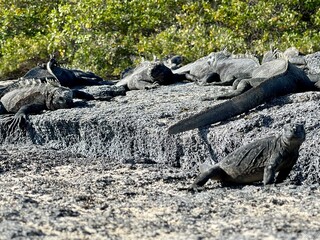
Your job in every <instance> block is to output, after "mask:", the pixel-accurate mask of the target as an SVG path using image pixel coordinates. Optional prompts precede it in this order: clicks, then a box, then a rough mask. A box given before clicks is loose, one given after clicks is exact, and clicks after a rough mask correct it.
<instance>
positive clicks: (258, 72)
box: [203, 59, 288, 100]
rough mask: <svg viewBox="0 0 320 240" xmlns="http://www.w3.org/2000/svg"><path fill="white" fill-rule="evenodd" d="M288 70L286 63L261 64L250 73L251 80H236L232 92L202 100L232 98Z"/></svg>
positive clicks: (275, 61)
mask: <svg viewBox="0 0 320 240" xmlns="http://www.w3.org/2000/svg"><path fill="white" fill-rule="evenodd" d="M287 69H288V61H284V60H279V59H276V60H273V61H269V62H265V63H263V64H262V65H261V66H259V67H258V68H256V69H254V70H253V71H252V78H245V79H237V80H236V81H234V83H233V89H234V90H233V91H232V92H228V93H225V94H221V95H218V96H215V97H213V98H205V99H203V100H213V99H214V100H218V99H226V98H232V97H235V96H238V95H240V94H241V93H244V92H245V91H248V90H249V89H250V88H252V87H257V86H258V85H259V84H261V82H263V81H265V80H266V79H268V78H275V77H276V76H279V75H281V74H283V73H284V72H285V71H287Z"/></svg>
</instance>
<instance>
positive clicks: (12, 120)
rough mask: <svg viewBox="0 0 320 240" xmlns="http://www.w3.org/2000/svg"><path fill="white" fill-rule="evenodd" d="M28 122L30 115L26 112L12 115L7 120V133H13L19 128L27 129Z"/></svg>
mask: <svg viewBox="0 0 320 240" xmlns="http://www.w3.org/2000/svg"><path fill="white" fill-rule="evenodd" d="M27 124H28V117H27V115H26V114H24V113H16V114H15V115H14V116H10V117H8V118H7V119H6V120H5V126H7V133H8V134H13V133H14V132H15V131H16V130H17V129H18V128H19V129H21V130H26V128H27Z"/></svg>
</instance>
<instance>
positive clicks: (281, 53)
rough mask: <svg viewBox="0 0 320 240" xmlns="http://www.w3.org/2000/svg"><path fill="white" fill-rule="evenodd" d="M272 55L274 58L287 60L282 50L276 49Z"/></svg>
mask: <svg viewBox="0 0 320 240" xmlns="http://www.w3.org/2000/svg"><path fill="white" fill-rule="evenodd" d="M274 56H275V58H276V59H285V60H287V61H289V57H288V56H287V55H286V54H284V53H283V52H280V51H276V52H275V53H274Z"/></svg>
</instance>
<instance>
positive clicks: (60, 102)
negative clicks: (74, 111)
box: [46, 87, 73, 110]
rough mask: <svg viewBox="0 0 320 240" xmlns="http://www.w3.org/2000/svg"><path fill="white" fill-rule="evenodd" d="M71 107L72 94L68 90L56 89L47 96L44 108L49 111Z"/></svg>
mask: <svg viewBox="0 0 320 240" xmlns="http://www.w3.org/2000/svg"><path fill="white" fill-rule="evenodd" d="M72 105H73V93H72V91H71V90H70V89H69V88H64V87H57V88H54V89H52V91H50V93H49V94H48V96H47V99H46V106H47V108H48V109H50V110H56V109H60V108H70V107H72Z"/></svg>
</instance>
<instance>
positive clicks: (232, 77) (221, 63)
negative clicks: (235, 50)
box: [200, 51, 260, 86]
mask: <svg viewBox="0 0 320 240" xmlns="http://www.w3.org/2000/svg"><path fill="white" fill-rule="evenodd" d="M208 64H209V65H210V66H211V70H212V72H211V73H209V74H207V75H206V76H204V77H203V78H202V79H201V80H200V82H201V84H206V85H207V84H208V83H210V85H217V86H230V85H232V84H233V82H234V81H236V80H241V79H244V78H250V77H251V74H252V72H253V71H254V70H255V69H256V68H258V67H259V66H260V64H259V61H258V59H257V58H255V57H254V56H252V55H232V54H230V53H228V52H227V51H222V52H218V53H216V54H213V55H212V56H211V57H210V59H209V60H208ZM217 74H218V76H219V78H217V76H216V75H217ZM217 80H218V81H217Z"/></svg>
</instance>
